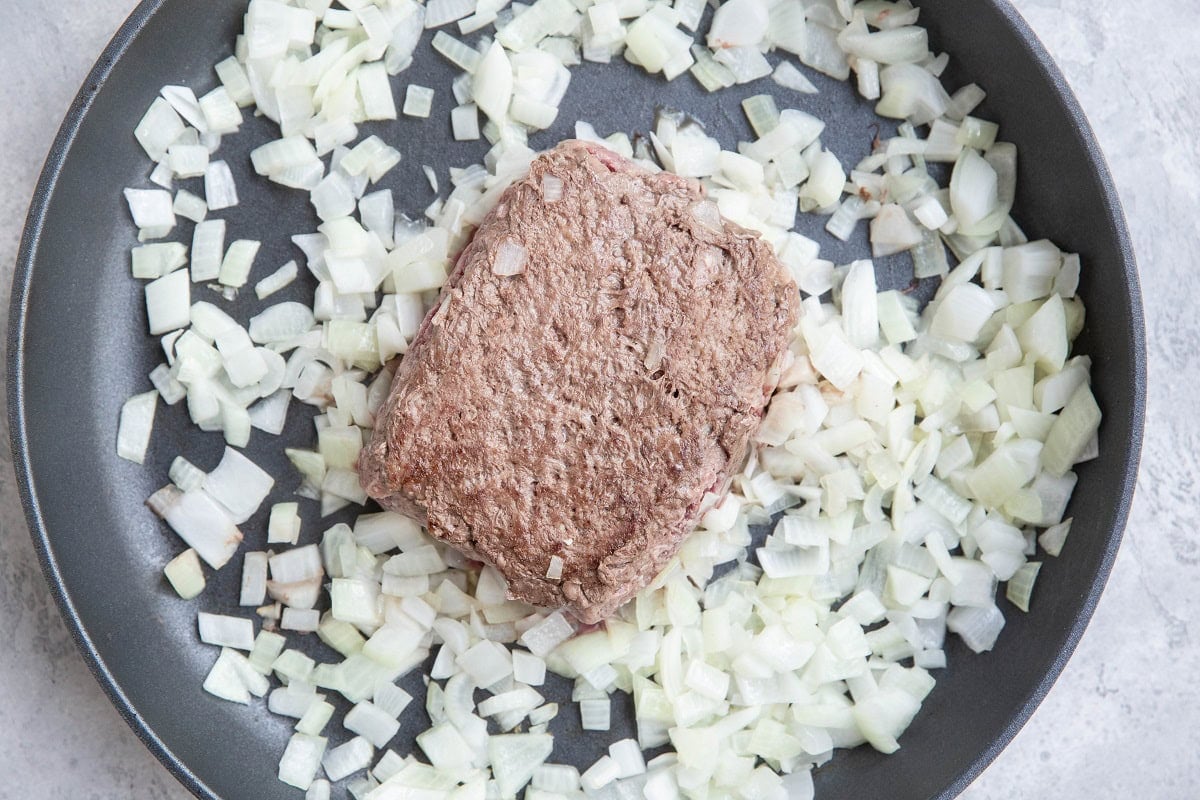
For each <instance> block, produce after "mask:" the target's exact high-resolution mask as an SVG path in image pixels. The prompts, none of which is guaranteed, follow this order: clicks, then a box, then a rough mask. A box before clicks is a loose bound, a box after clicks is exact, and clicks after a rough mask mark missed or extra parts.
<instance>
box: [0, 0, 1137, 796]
mask: <svg viewBox="0 0 1200 800" xmlns="http://www.w3.org/2000/svg"><path fill="white" fill-rule="evenodd" d="M166 2H167V0H142V2H141V3H140V4H139V5H138V6H137V7H136V8H135V9H134V10H133V12H132V13H131V14H130V15H129V17H128V18H127V19H126V20H125V21H124V22H123V23H122V24H121V26H120V28H118V30H117V32H116V33H115V34H114V36H113V38H112V40H111V41H110V42H109V43H108V45H107V46H106V47H105V48H104V50H103V52H102V53H101V55H100V57H99V58H98V59H97V61H96V63H95V64H94V65H93V67H92V69H91V70H90V71H89V73H88V75H87V78H86V79H85V80H84V82H83V85H82V87H81V88H80V90H79V92H78V93H77V95H76V96H75V99H74V100H73V101H72V103H71V106H70V108H69V109H68V111H67V113H66V115H65V117H64V119H63V122H62V125H61V127H60V128H59V130H58V132H57V134H56V136H55V138H54V141H53V144H52V146H51V148H50V150H49V153H48V154H47V156H46V160H45V162H44V164H43V167H42V171H41V174H40V176H39V179H38V183H37V186H36V188H35V190H34V194H33V197H32V200H31V202H30V206H29V211H28V214H27V216H26V220H25V227H24V230H23V233H22V237H21V244H20V248H19V250H18V255H17V261H16V266H15V270H14V274H13V284H12V296H11V300H10V305H9V312H10V313H9V326H8V327H9V330H8V341H7V345H8V348H7V354H6V359H7V399H8V422H9V430H10V442H11V448H12V457H13V466H14V469H15V471H16V478H17V487H18V490H19V492H20V496H21V505H22V507H23V509H24V513H25V519H26V522H27V524H28V526H29V532H30V536H31V538H32V539H33V542H34V547H35V550H36V551H37V555H38V560H39V562H40V564H41V567H42V572H43V574H44V576H45V578H46V581H47V583H48V584H49V587H50V590H51V593H52V595H53V596H54V599H55V603H56V604H57V606H58V608H59V612H60V613H61V614H62V617H63V619H64V621H65V622H66V623H67V627H68V629H69V631H70V633H71V637H72V639H73V640H74V641H75V644H76V646H77V647H78V648H79V650H80V652H81V653H82V654H83V656H84V661H85V662H86V663H87V666H88V668H89V670H90V671H91V673H92V675H93V676H94V677H95V679H96V681H97V682H98V683H99V684H100V686H101V688H102V689H103V690H104V693H105V695H106V696H107V697H108V699H109V701H110V702H111V703H112V704H113V706H114V707H115V708H116V709H117V712H118V713H119V714H120V715H121V718H122V719H124V720H125V722H126V723H127V724H128V725H129V726H130V728H132V729H133V732H134V733H135V734H136V735H137V737H138V738H139V739H140V740H141V741H142V743H143V744H145V745H146V747H147V748H148V749H149V750H150V752H152V753H153V754H154V756H155V757H156V758H157V759H158V760H159V761H160V762H161V763H162V764H163V766H165V767H166V768H167V770H168V771H169V772H170V773H171V774H172V775H173V776H174V777H175V778H176V779H177V780H178V781H179V782H180V783H181V784H183V786H184V787H185V788H187V789H188V790H189V791H190V792H192V794H194V795H195V796H196V797H198V798H201V799H202V800H222V798H221V797H220V796H219V795H217V794H216V793H215V792H213V790H212V789H211V788H210V787H209V786H208V785H207V784H205V783H204V782H203V781H202V780H200V778H199V777H198V776H197V775H196V774H195V773H194V772H193V771H192V770H191V769H190V768H189V767H188V766H187V765H186V764H185V763H184V762H183V760H182V759H181V758H180V757H179V756H177V755H176V754H175V753H174V752H173V751H172V750H171V749H170V748H169V747H168V746H167V745H166V743H165V742H163V741H162V739H160V738H159V737H158V735H157V734H156V733H155V732H154V731H153V730H152V728H151V727H150V725H149V724H148V723H147V722H146V720H145V719H144V718H143V717H142V715H141V714H140V713H139V712H138V710H137V708H136V707H135V706H134V704H133V703H132V701H130V699H129V697H128V696H127V695H126V693H125V691H124V690H123V689H122V687H121V685H120V683H119V682H118V681H117V679H116V677H115V676H114V675H113V674H112V672H111V671H110V669H109V668H108V666H107V664H106V663H105V661H104V659H103V658H102V657H101V655H100V653H99V651H98V650H97V649H96V647H95V645H94V643H93V641H92V637H91V635H90V634H89V633H88V631H87V630H86V629H85V628H84V626H83V623H82V620H81V619H80V616H79V613H78V612H77V610H76V607H75V602H74V600H73V598H72V597H71V594H70V592H69V591H68V589H67V587H66V584H65V583H64V581H63V579H62V574H61V571H60V568H59V564H58V560H57V557H56V555H55V553H54V548H53V546H52V544H51V540H50V533H49V530H48V529H47V527H46V525H45V522H44V518H43V515H42V509H41V501H40V499H39V497H38V493H37V490H36V487H35V485H34V482H33V469H32V462H31V453H30V448H29V446H28V445H29V442H28V440H27V427H26V410H27V409H26V403H25V373H24V368H25V360H24V356H25V347H26V322H27V316H28V312H29V293H30V289H31V287H32V285H33V280H34V266H35V262H36V261H37V257H38V252H39V244H40V242H41V235H42V232H43V228H44V226H45V223H46V220H47V215H48V211H49V207H50V203H51V201H52V199H53V196H54V192H55V189H56V187H57V183H58V178H59V176H60V174H61V172H62V169H63V167H64V166H65V164H66V162H67V159H68V157H69V156H70V153H71V150H72V147H73V145H74V143H75V140H76V137H77V135H78V133H79V129H80V127H81V125H82V123H83V120H84V119H85V118H86V116H87V114H88V112H89V111H90V109H91V106H92V102H93V101H94V99H95V97H96V95H97V94H98V93H99V91H100V90H101V89H102V88H103V87H104V85H105V84H106V83H107V81H108V78H109V77H110V75H111V73H112V70H113V68H114V67H115V66H116V64H117V62H118V61H119V60H120V59H121V57H122V56H123V55H124V54H125V51H126V50H127V49H128V48H129V46H130V45H131V44H132V43H133V42H134V40H135V39H136V38H137V37H138V36H139V35H140V34H141V32H142V30H143V29H144V28H145V26H146V24H147V23H148V22H149V21H150V19H151V18H152V17H153V16H154V15H155V14H156V13H157V12H158V11H159V10H160V9H161V8H162V6H163V5H164V4H165V3H166ZM988 2H989V4H991V5H992V6H993V7H994V8H995V9H996V11H997V12H998V14H999V15H1000V17H1001V19H1002V21H1003V22H1004V24H1005V25H1006V26H1007V27H1008V28H1009V30H1010V31H1011V32H1012V33H1013V35H1014V37H1015V38H1016V39H1017V40H1018V41H1019V42H1020V44H1021V46H1022V48H1023V50H1024V52H1023V54H1022V55H1023V56H1024V57H1026V58H1029V59H1030V60H1031V61H1032V62H1033V63H1034V64H1035V65H1036V67H1037V70H1038V72H1039V74H1040V76H1041V77H1042V79H1043V80H1045V81H1046V82H1047V83H1048V84H1050V85H1051V86H1052V87H1053V88H1054V92H1055V94H1056V96H1057V99H1058V102H1059V104H1060V105H1061V107H1062V110H1063V111H1064V112H1065V113H1066V115H1067V117H1068V118H1069V119H1070V120H1071V122H1072V123H1073V125H1074V131H1075V138H1076V142H1077V144H1078V146H1080V147H1081V148H1082V149H1083V151H1084V153H1085V154H1086V156H1087V159H1088V161H1089V162H1090V165H1091V168H1092V171H1093V173H1094V174H1095V177H1096V179H1097V181H1098V183H1099V185H1100V190H1101V194H1102V200H1103V204H1104V209H1105V213H1106V215H1107V216H1108V219H1109V222H1110V223H1111V225H1112V228H1113V230H1114V232H1115V234H1116V238H1117V242H1118V250H1119V256H1120V259H1121V264H1122V278H1123V280H1124V284H1125V290H1126V294H1127V297H1128V303H1129V308H1128V312H1129V318H1130V321H1131V330H1130V331H1129V338H1128V345H1127V346H1128V356H1129V361H1130V363H1131V365H1132V367H1133V369H1132V374H1131V375H1130V376H1129V378H1130V382H1131V389H1132V397H1131V398H1130V400H1131V402H1130V407H1129V411H1128V416H1127V423H1128V425H1129V429H1130V439H1129V441H1128V442H1127V443H1125V444H1126V448H1125V451H1124V460H1123V464H1122V482H1121V491H1120V495H1119V497H1117V498H1115V500H1116V503H1115V508H1114V511H1115V514H1114V522H1113V526H1112V529H1111V530H1109V531H1108V532H1107V542H1106V547H1105V550H1104V553H1103V557H1102V559H1101V561H1100V564H1099V566H1098V569H1097V572H1096V579H1095V580H1094V581H1093V582H1092V585H1091V586H1090V587H1089V590H1088V592H1087V594H1086V595H1085V597H1084V598H1083V601H1082V603H1081V604H1080V606H1079V607H1078V610H1077V612H1076V614H1075V615H1074V618H1073V620H1072V622H1071V625H1070V628H1069V630H1068V631H1067V635H1066V638H1065V640H1064V643H1063V646H1062V648H1061V649H1060V650H1059V652H1058V653H1057V655H1056V656H1055V658H1054V660H1053V662H1052V663H1051V665H1050V668H1049V669H1048V670H1047V671H1046V673H1045V674H1044V675H1043V676H1042V678H1041V680H1039V681H1038V682H1037V683H1036V684H1035V685H1034V686H1033V687H1032V688H1031V690H1030V691H1029V693H1028V694H1027V696H1026V698H1025V700H1024V701H1023V702H1022V704H1021V706H1020V708H1019V709H1018V711H1017V713H1016V714H1015V715H1014V716H1013V718H1012V719H1011V720H1010V721H1009V723H1008V725H1007V726H1005V728H1004V729H1003V730H1001V731H999V732H998V733H997V734H996V736H995V737H994V738H993V740H992V742H991V744H990V745H989V746H988V747H987V748H985V749H984V750H983V751H981V752H980V753H979V754H978V755H977V756H976V757H975V758H974V759H973V760H972V761H971V762H970V763H969V764H967V765H966V767H965V768H964V769H963V771H962V772H961V773H960V774H959V775H958V777H957V778H956V779H955V780H953V781H951V782H950V783H949V784H947V785H946V786H944V787H943V788H942V789H941V790H940V791H939V792H938V793H937V794H936V795H934V797H933V798H931V800H951V799H952V798H954V797H956V796H957V795H959V794H960V793H961V792H962V791H963V790H965V789H966V787H967V786H968V785H970V784H971V782H973V781H974V780H975V779H976V778H977V777H978V776H979V775H980V774H981V773H982V772H983V771H984V769H986V768H987V766H988V765H989V764H991V763H992V761H994V760H995V758H996V757H997V756H998V755H999V754H1000V753H1001V752H1002V751H1003V750H1004V748H1005V747H1007V746H1008V744H1009V743H1010V742H1011V741H1012V739H1013V738H1014V737H1015V736H1016V734H1017V732H1018V731H1020V729H1021V728H1022V727H1023V726H1024V725H1025V723H1026V722H1028V720H1029V718H1030V717H1031V716H1032V715H1033V712H1034V711H1035V710H1036V709H1037V707H1038V705H1040V703H1041V702H1042V700H1043V699H1044V698H1045V697H1046V695H1047V694H1048V693H1049V691H1050V689H1051V688H1052V687H1053V685H1054V683H1055V682H1056V681H1057V679H1058V677H1059V676H1060V675H1061V674H1062V671H1063V669H1064V668H1065V666H1066V664H1067V662H1068V661H1069V660H1070V658H1071V656H1072V654H1073V653H1074V651H1075V649H1076V647H1077V646H1078V644H1079V641H1080V639H1081V638H1082V636H1083V633H1084V631H1085V630H1086V629H1087V626H1088V623H1089V622H1090V620H1091V618H1092V615H1093V614H1094V612H1095V609H1096V606H1097V604H1098V603H1099V599H1100V596H1101V594H1102V593H1103V591H1104V588H1105V585H1106V584H1107V582H1108V578H1109V575H1110V574H1111V572H1112V567H1113V563H1114V562H1115V560H1116V556H1117V552H1118V550H1119V548H1120V544H1121V540H1122V538H1123V535H1124V531H1125V528H1126V525H1127V523H1128V519H1129V513H1130V508H1131V505H1132V502H1133V495H1134V491H1135V487H1136V483H1137V475H1138V466H1139V461H1140V456H1141V449H1142V440H1143V436H1144V429H1145V404H1146V382H1147V372H1146V342H1145V317H1144V312H1143V307H1142V297H1141V288H1140V284H1139V280H1138V273H1137V264H1136V259H1135V257H1134V253H1133V245H1132V239H1131V236H1130V233H1129V229H1128V225H1127V223H1126V219H1125V215H1124V212H1123V210H1122V207H1121V202H1120V197H1119V195H1118V193H1117V189H1116V186H1115V184H1114V182H1113V179H1112V174H1111V171H1110V170H1109V167H1108V164H1107V161H1106V159H1105V157H1104V154H1103V152H1102V151H1101V150H1100V146H1099V142H1098V140H1097V139H1096V135H1095V132H1094V131H1093V129H1092V127H1091V125H1090V123H1089V122H1088V120H1087V118H1086V117H1085V115H1084V113H1083V110H1082V108H1081V106H1080V105H1079V101H1078V99H1077V98H1076V97H1075V95H1074V93H1073V92H1072V91H1071V89H1070V86H1069V85H1068V83H1067V81H1066V78H1065V77H1064V76H1063V74H1062V72H1061V71H1060V70H1059V69H1058V67H1057V65H1056V64H1055V63H1054V61H1053V59H1052V58H1051V56H1050V54H1049V52H1048V51H1047V50H1046V48H1045V46H1044V45H1043V44H1042V42H1041V40H1040V39H1038V37H1037V35H1036V34H1035V33H1034V31H1033V30H1032V29H1031V28H1030V27H1029V25H1028V23H1027V22H1026V21H1025V20H1024V18H1023V17H1021V15H1020V13H1019V12H1018V11H1017V10H1016V8H1015V7H1013V6H1012V5H1011V3H1009V2H1008V0H988Z"/></svg>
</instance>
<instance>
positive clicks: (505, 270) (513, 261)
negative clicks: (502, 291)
mask: <svg viewBox="0 0 1200 800" xmlns="http://www.w3.org/2000/svg"><path fill="white" fill-rule="evenodd" d="M528 258H529V253H528V252H527V251H526V250H525V248H524V247H522V246H521V245H519V244H517V243H516V242H513V241H504V242H502V243H501V244H500V247H499V248H498V249H497V250H496V256H495V259H494V260H493V261H492V273H493V274H495V275H500V276H503V277H508V276H511V275H520V274H521V273H522V272H524V271H525V264H526V262H527V261H528Z"/></svg>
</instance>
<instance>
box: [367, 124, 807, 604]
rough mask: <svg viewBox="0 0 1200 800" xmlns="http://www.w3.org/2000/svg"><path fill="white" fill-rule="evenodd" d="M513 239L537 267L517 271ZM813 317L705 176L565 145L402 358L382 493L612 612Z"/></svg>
mask: <svg viewBox="0 0 1200 800" xmlns="http://www.w3.org/2000/svg"><path fill="white" fill-rule="evenodd" d="M545 176H554V177H557V178H558V179H559V180H561V182H562V194H561V197H560V198H559V199H557V200H547V199H545V198H544V197H543V191H544V187H545V184H544V182H543V178H544V177H545ZM554 183H555V182H554V181H553V180H552V181H550V184H551V185H553V184H554ZM510 243H511V244H515V245H519V246H520V247H523V248H524V249H525V251H526V253H527V260H526V262H525V268H524V271H523V272H521V273H520V274H516V275H511V276H502V275H497V274H495V273H494V272H493V267H494V265H495V261H496V256H497V252H498V251H499V250H500V249H501V248H505V247H508V246H509V244H510ZM508 249H511V248H510V247H509V248H508ZM516 252H519V251H516ZM502 271H503V270H502ZM447 304H448V305H447ZM798 306H799V296H798V293H797V290H796V287H795V285H794V284H793V283H792V280H791V278H790V277H789V276H788V274H787V272H786V270H784V268H783V267H781V266H780V264H779V263H778V261H776V259H775V257H774V255H773V254H772V252H771V249H770V247H769V246H768V245H767V244H766V243H765V242H763V241H762V240H761V239H759V238H758V237H757V236H756V235H755V234H753V233H751V232H749V231H746V230H744V229H742V228H740V227H738V226H737V225H734V224H732V223H729V222H723V221H722V220H721V219H720V217H719V216H717V215H716V213H715V205H714V204H713V203H712V202H711V201H707V200H705V199H704V194H703V190H702V189H701V188H700V186H699V185H698V184H697V183H696V182H694V181H691V180H686V179H683V178H680V177H678V176H675V175H672V174H668V173H651V172H649V171H647V170H644V169H642V168H640V167H638V166H637V165H635V164H634V163H633V162H631V161H629V160H627V159H624V158H622V157H620V156H618V155H615V154H613V153H612V152H610V151H608V150H606V149H604V148H602V147H600V146H597V145H594V144H591V143H584V142H579V141H568V142H564V143H562V144H560V145H559V146H558V147H556V148H554V149H553V150H551V151H549V152H547V153H544V154H543V155H541V156H539V157H538V158H537V159H535V160H534V162H533V164H532V167H531V169H530V174H529V176H528V177H527V178H526V179H524V180H522V181H519V182H518V183H516V184H514V185H513V186H512V187H511V188H509V189H508V190H507V191H506V192H505V193H504V194H503V195H502V196H501V198H500V200H499V202H498V203H497V205H496V207H495V209H494V210H493V211H491V212H490V213H489V214H488V216H487V217H486V218H485V219H484V221H483V223H482V224H481V225H480V227H479V229H478V230H477V231H476V233H475V236H474V238H473V239H472V241H471V243H470V244H469V245H467V247H466V248H465V249H464V250H463V252H462V254H461V255H460V256H459V259H458V263H457V265H456V267H455V270H454V274H453V275H452V277H451V280H450V283H449V285H448V287H447V289H446V291H445V292H443V297H442V305H441V306H440V307H439V308H438V309H437V310H436V313H433V314H431V315H430V317H428V318H427V319H426V321H425V324H424V326H423V328H422V331H421V332H420V334H418V336H417V338H416V340H415V341H414V342H413V345H412V347H411V348H410V349H409V351H408V353H407V355H405V356H404V357H403V359H402V361H401V362H400V364H399V366H398V368H397V372H396V376H395V381H394V383H393V384H392V388H391V394H390V396H389V397H388V399H387V402H386V403H385V404H384V407H383V408H382V409H381V410H380V413H379V415H378V420H377V423H376V427H375V433H374V436H373V438H372V440H371V442H370V444H369V445H368V447H366V448H365V449H364V450H363V453H362V456H361V458H360V462H359V472H360V476H361V479H362V484H363V487H364V488H365V489H366V491H367V493H368V494H370V495H371V496H372V497H373V498H375V499H376V500H378V501H379V502H380V503H381V504H382V505H383V506H384V507H385V508H388V509H392V510H394V511H398V512H400V513H403V514H407V515H410V516H412V517H414V518H416V519H418V520H419V521H420V522H422V523H423V524H425V525H427V526H428V529H429V532H430V534H432V535H433V536H435V537H437V538H438V539H440V540H442V541H445V542H447V543H448V544H450V545H452V546H454V547H456V548H458V549H459V550H461V551H462V552H464V553H466V554H467V555H468V556H471V557H473V558H477V559H479V560H482V561H486V562H488V563H491V564H494V565H495V566H496V567H497V568H498V569H499V570H500V572H502V573H503V574H504V575H505V577H506V578H507V579H508V588H509V592H510V595H511V596H512V597H513V598H516V599H520V600H524V601H526V602H529V603H534V604H537V605H541V606H564V605H565V606H567V607H569V609H570V610H571V611H572V612H573V613H574V614H575V616H577V617H578V618H579V619H580V620H582V621H584V622H595V621H597V620H600V619H602V618H604V617H605V616H607V615H609V614H611V613H612V612H613V611H614V610H616V609H617V607H619V606H620V605H621V604H622V603H624V602H625V601H626V600H629V599H630V598H631V597H632V596H633V595H634V594H636V593H637V591H638V590H639V589H641V588H642V587H643V586H645V585H646V584H647V583H648V582H649V581H650V580H651V579H652V578H653V577H654V575H655V574H656V573H657V571H658V570H659V569H661V568H662V566H663V565H664V564H665V563H666V562H667V561H668V560H669V559H670V558H671V556H672V555H673V554H674V553H675V552H676V550H678V548H679V545H680V544H681V543H682V541H683V538H684V537H685V536H686V535H687V534H688V532H689V531H690V530H691V529H692V528H693V526H694V525H695V523H696V519H697V517H698V515H699V511H700V503H701V500H702V498H703V497H704V494H705V492H707V491H710V490H714V489H720V488H722V487H723V486H724V485H725V484H726V480H727V476H728V475H729V473H730V471H731V470H735V469H737V468H739V467H740V466H741V464H742V462H743V460H744V458H745V456H746V450H747V443H748V441H749V440H750V437H751V435H752V434H753V433H754V431H755V429H756V428H757V426H758V423H759V420H760V418H761V416H762V411H763V406H764V404H765V403H766V400H767V398H768V397H769V395H770V393H771V391H772V390H773V379H772V377H771V376H772V374H773V372H772V370H773V368H774V367H775V366H776V363H777V361H778V359H780V358H781V356H782V354H783V353H784V351H785V349H786V345H787V341H788V338H789V332H790V330H791V329H792V327H793V326H794V324H795V321H796V315H797V309H798ZM556 555H557V556H558V557H559V558H561V559H562V562H563V569H562V578H561V580H550V579H547V578H546V571H547V568H548V566H549V564H550V559H551V557H552V556H556Z"/></svg>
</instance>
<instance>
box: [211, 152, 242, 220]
mask: <svg viewBox="0 0 1200 800" xmlns="http://www.w3.org/2000/svg"><path fill="white" fill-rule="evenodd" d="M204 200H205V202H207V203H208V210H209V211H220V210H222V209H226V208H232V207H233V206H236V205H237V204H238V195H237V187H236V186H235V185H234V182H233V172H232V170H230V169H229V165H228V164H226V163H225V162H224V161H210V162H209V164H208V166H207V167H205V169H204Z"/></svg>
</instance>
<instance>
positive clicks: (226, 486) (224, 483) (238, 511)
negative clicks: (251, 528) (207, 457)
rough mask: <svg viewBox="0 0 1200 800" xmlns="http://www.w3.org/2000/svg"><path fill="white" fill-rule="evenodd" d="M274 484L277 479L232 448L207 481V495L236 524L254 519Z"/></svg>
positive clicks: (205, 488)
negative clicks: (222, 508) (221, 507)
mask: <svg viewBox="0 0 1200 800" xmlns="http://www.w3.org/2000/svg"><path fill="white" fill-rule="evenodd" d="M274 485H275V479H274V478H272V477H271V476H270V475H268V474H267V473H266V472H264V471H263V470H262V469H260V468H259V467H258V466H257V465H256V464H255V463H254V462H252V461H251V460H250V459H248V458H246V457H245V456H244V455H242V454H241V453H239V452H238V451H237V450H234V449H233V448H230V447H226V448H225V453H224V455H223V456H221V463H219V464H218V465H217V467H216V469H214V470H213V471H212V472H210V473H208V477H207V478H205V479H204V490H205V492H207V493H208V496H210V497H212V498H213V499H215V500H216V501H218V502H219V503H220V504H221V505H222V506H223V507H224V508H225V509H227V510H228V511H229V516H230V519H232V520H233V522H234V523H237V524H240V523H242V522H245V521H246V520H248V519H250V517H251V516H253V514H254V512H255V511H257V510H258V507H259V506H260V505H262V502H263V500H265V499H266V497H267V495H268V494H269V493H270V491H271V487H272V486H274Z"/></svg>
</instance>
